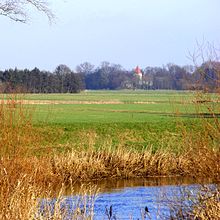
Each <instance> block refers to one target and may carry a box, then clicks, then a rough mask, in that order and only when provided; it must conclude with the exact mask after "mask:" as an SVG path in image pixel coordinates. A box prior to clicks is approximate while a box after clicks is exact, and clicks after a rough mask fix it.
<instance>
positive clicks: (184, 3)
mask: <svg viewBox="0 0 220 220" xmlns="http://www.w3.org/2000/svg"><path fill="white" fill-rule="evenodd" d="M51 7H52V9H53V12H54V13H55V15H56V17H57V18H56V23H55V24H53V25H50V24H49V23H48V21H47V19H46V17H45V16H42V14H40V13H38V12H36V11H33V12H32V11H31V19H32V20H31V21H30V22H29V23H28V24H20V23H16V22H13V21H11V20H9V19H7V18H5V17H2V16H0V28H1V29H0V30H1V34H0V50H1V53H0V69H6V68H14V67H17V68H34V67H35V66H36V67H39V68H40V69H45V70H51V71H52V70H54V69H55V68H56V66H57V65H59V64H66V65H68V66H69V67H70V68H71V69H75V67H76V65H78V64H80V63H82V62H85V61H88V62H90V63H92V64H94V65H96V66H97V65H99V64H100V62H102V61H109V62H111V63H117V64H121V65H122V66H124V67H125V68H126V69H131V68H133V67H135V66H136V65H140V66H141V67H142V68H144V67H146V66H162V65H166V64H167V63H176V64H178V65H185V64H192V62H191V61H190V60H189V59H188V58H187V56H188V53H189V51H193V50H194V47H195V46H196V40H197V41H199V42H202V41H203V39H205V40H206V41H209V42H211V43H213V44H215V45H216V46H217V47H218V46H219V40H220V25H219V24H218V23H219V16H220V15H219V8H220V1H219V0H53V1H51Z"/></svg>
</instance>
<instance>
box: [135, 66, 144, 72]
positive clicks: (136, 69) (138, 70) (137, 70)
mask: <svg viewBox="0 0 220 220" xmlns="http://www.w3.org/2000/svg"><path fill="white" fill-rule="evenodd" d="M135 73H136V74H142V72H141V69H140V67H139V66H137V67H136V68H135Z"/></svg>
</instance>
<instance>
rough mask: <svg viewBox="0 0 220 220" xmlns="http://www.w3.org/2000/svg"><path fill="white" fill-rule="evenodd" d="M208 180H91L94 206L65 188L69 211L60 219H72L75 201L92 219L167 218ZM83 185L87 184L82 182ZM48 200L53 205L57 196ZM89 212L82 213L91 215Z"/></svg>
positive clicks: (186, 206)
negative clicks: (97, 191)
mask: <svg viewBox="0 0 220 220" xmlns="http://www.w3.org/2000/svg"><path fill="white" fill-rule="evenodd" d="M208 183H209V181H208V180H205V181H204V180H197V181H196V182H195V180H194V179H189V178H180V177H179V178H147V179H130V180H112V181H110V180H106V181H100V182H93V183H90V184H89V185H90V187H93V186H94V187H96V188H98V189H99V193H98V195H97V197H96V198H95V202H94V205H93V204H91V203H93V201H92V200H90V199H91V197H89V195H87V196H86V197H87V200H88V201H89V202H87V203H85V202H83V200H81V201H80V202H79V197H77V196H75V195H70V194H69V192H68V190H67V191H66V193H65V196H64V200H63V203H62V207H68V208H67V209H68V213H69V214H68V215H66V216H65V217H64V218H63V219H71V217H70V216H71V214H70V213H71V212H72V210H76V204H77V207H80V210H81V211H82V210H83V209H84V210H86V212H89V213H92V214H91V215H92V219H95V220H96V219H97V220H99V219H103V220H105V219H106V220H109V219H117V220H122V219H135V220H137V219H140V220H141V219H168V218H169V216H170V214H171V213H172V208H178V206H179V207H181V208H183V207H184V208H185V209H186V208H189V207H190V202H191V199H192V198H191V199H189V197H193V196H195V195H196V194H197V192H198V190H199V189H200V187H201V185H200V184H208ZM80 185H81V186H80ZM84 187H88V185H87V184H85V185H84ZM79 188H82V184H79V185H76V187H75V189H76V191H78V190H79ZM93 199H94V198H93ZM47 202H48V201H47ZM49 202H50V203H52V204H53V206H54V204H55V203H56V199H53V200H49ZM42 204H43V203H42ZM44 204H45V203H44ZM85 207H86V208H85ZM90 209H92V210H90ZM90 211H91V212H90ZM146 211H147V212H146ZM91 215H90V214H88V215H85V216H90V217H91ZM77 219H81V218H77Z"/></svg>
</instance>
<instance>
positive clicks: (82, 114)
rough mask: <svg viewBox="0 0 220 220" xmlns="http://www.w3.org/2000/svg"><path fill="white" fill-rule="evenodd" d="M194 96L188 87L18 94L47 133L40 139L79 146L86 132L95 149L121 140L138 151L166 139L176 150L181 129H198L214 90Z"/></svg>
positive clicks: (165, 143) (214, 104)
mask: <svg viewBox="0 0 220 220" xmlns="http://www.w3.org/2000/svg"><path fill="white" fill-rule="evenodd" d="M199 96H200V95H199V94H198V93H196V92H189V91H163V90H159V91H142V90H136V91H135V90H134V91H130V90H121V91H85V92H82V93H79V94H27V95H25V97H24V99H25V100H26V102H27V104H28V106H29V107H30V108H32V109H33V121H34V125H35V126H36V127H39V128H40V129H39V130H41V132H43V133H44V134H47V137H49V136H50V135H51V136H52V137H51V138H46V139H47V141H48V144H49V145H51V144H55V145H56V144H58V143H59V144H60V145H59V146H60V147H61V146H62V145H63V146H64V145H65V144H67V145H69V146H70V145H74V147H76V145H77V147H82V146H84V145H87V141H88V139H89V136H91V137H90V139H91V138H92V139H93V145H94V146H95V147H96V148H103V147H105V146H106V143H108V145H109V143H111V147H115V146H117V145H118V144H119V143H121V144H122V143H123V144H124V145H125V146H126V147H127V148H138V149H140V150H142V149H143V148H149V147H150V148H153V149H157V148H161V147H162V148H165V147H167V146H169V147H171V146H170V144H171V143H172V145H173V146H172V147H173V148H174V149H176V148H178V144H177V143H178V142H179V141H180V137H181V136H182V132H183V130H184V129H188V130H189V129H193V130H196V129H199V126H200V123H198V121H199V120H200V119H199V118H201V117H202V118H203V116H209V115H210V114H212V113H211V112H209V110H208V107H210V106H211V108H212V111H214V112H218V109H219V106H220V104H219V103H218V102H217V96H216V95H215V94H211V95H209V96H207V97H205V99H206V100H207V101H208V102H205V103H202V104H201V103H199V102H198V99H199V98H201V97H199ZM202 98H203V99H204V97H202ZM210 99H211V100H212V101H210ZM203 114H204V115H203ZM206 114H207V115H206ZM181 126H182V128H181ZM51 140H53V141H54V143H53V142H52V143H50V142H51ZM108 147H109V146H108ZM61 148H62V147H61ZM68 149H69V148H68ZM62 150H65V147H64V148H63V149H62Z"/></svg>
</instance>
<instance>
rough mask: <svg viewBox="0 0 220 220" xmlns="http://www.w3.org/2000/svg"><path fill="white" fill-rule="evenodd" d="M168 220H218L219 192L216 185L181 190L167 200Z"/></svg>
mask: <svg viewBox="0 0 220 220" xmlns="http://www.w3.org/2000/svg"><path fill="white" fill-rule="evenodd" d="M166 200H167V204H168V208H169V210H170V214H169V215H168V216H167V218H169V219H180V220H184V219H198V220H205V219H213V220H217V219H220V190H219V186H218V185H210V186H201V187H200V189H196V190H182V191H180V192H179V194H178V196H176V197H174V198H167V197H166Z"/></svg>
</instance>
